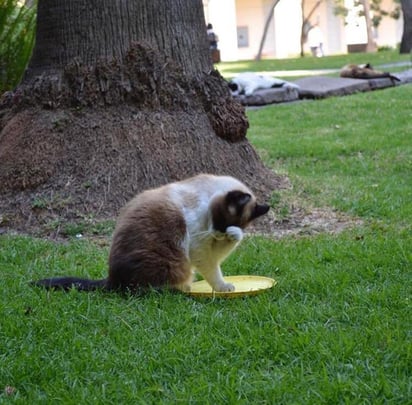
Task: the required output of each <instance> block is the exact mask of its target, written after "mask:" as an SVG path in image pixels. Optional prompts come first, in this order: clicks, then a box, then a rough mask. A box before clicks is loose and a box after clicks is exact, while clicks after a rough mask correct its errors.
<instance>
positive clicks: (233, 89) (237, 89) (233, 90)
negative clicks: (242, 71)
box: [228, 81, 244, 96]
mask: <svg viewBox="0 0 412 405" xmlns="http://www.w3.org/2000/svg"><path fill="white" fill-rule="evenodd" d="M228 85H229V89H230V93H231V94H232V96H238V95H240V94H243V93H244V91H243V90H242V89H241V88H240V86H239V85H238V84H237V83H235V82H233V81H230V82H229V83H228Z"/></svg>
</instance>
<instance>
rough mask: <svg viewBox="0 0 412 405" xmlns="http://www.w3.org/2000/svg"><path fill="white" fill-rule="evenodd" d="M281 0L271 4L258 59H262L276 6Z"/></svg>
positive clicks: (275, 0)
mask: <svg viewBox="0 0 412 405" xmlns="http://www.w3.org/2000/svg"><path fill="white" fill-rule="evenodd" d="M279 1H280V0H274V2H273V3H272V5H271V6H270V9H269V13H268V15H267V17H266V22H265V27H264V28H263V33H262V38H261V40H260V45H259V50H258V53H257V55H256V58H255V59H256V60H261V59H262V51H263V45H265V41H266V36H267V34H268V30H269V24H270V22H271V21H272V18H273V12H274V11H275V7H276V6H277V5H278V3H279Z"/></svg>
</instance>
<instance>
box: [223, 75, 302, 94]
mask: <svg viewBox="0 0 412 405" xmlns="http://www.w3.org/2000/svg"><path fill="white" fill-rule="evenodd" d="M274 87H292V88H296V89H299V86H298V85H297V84H295V83H291V82H287V81H285V80H282V79H278V78H275V77H269V76H262V75H258V74H256V73H251V72H245V73H240V74H238V75H237V76H236V77H234V78H233V79H232V80H231V81H230V82H229V89H230V91H231V93H232V95H233V96H238V95H242V94H244V95H245V96H250V95H252V94H253V93H254V92H255V91H256V90H259V89H270V88H274Z"/></svg>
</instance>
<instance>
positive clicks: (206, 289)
mask: <svg viewBox="0 0 412 405" xmlns="http://www.w3.org/2000/svg"><path fill="white" fill-rule="evenodd" d="M225 281H226V282H228V283H232V284H233V285H234V286H235V291H228V292H217V291H214V290H212V287H211V286H210V285H209V284H208V283H207V282H206V280H202V281H196V282H195V283H193V284H192V288H191V290H190V291H189V292H188V294H189V295H191V296H193V297H210V298H214V297H225V298H236V297H245V296H248V295H256V294H260V293H262V292H263V291H265V290H267V289H269V288H272V287H273V286H274V285H275V284H276V280H274V279H273V278H269V277H260V276H229V277H225Z"/></svg>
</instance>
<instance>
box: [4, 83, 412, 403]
mask: <svg viewBox="0 0 412 405" xmlns="http://www.w3.org/2000/svg"><path fill="white" fill-rule="evenodd" d="M411 96H412V87H411V86H402V87H397V88H392V89H388V90H382V91H376V92H372V93H368V94H358V95H354V96H350V97H343V98H336V99H333V98H332V99H327V100H323V101H316V102H315V101H314V102H302V103H294V104H283V105H277V106H272V107H267V108H264V109H260V110H253V111H249V112H248V115H249V119H250V123H251V128H250V135H249V136H250V139H251V141H252V142H253V144H254V145H255V146H256V147H257V148H258V150H260V151H261V152H262V156H264V159H265V160H266V162H267V163H268V164H269V165H271V166H273V167H274V168H275V169H276V170H278V171H281V172H283V173H288V175H289V176H290V178H291V181H292V184H293V186H294V189H293V190H292V191H287V192H281V191H277V194H276V198H274V200H276V202H277V203H279V201H280V202H282V199H284V198H287V199H290V198H291V194H293V197H294V198H295V201H304V202H307V203H308V204H309V205H314V206H330V207H333V208H335V209H337V210H341V211H343V212H346V213H347V214H350V215H354V216H356V217H359V218H361V219H362V220H363V221H364V224H363V225H362V226H358V227H355V228H353V229H350V230H346V231H344V232H343V233H340V234H337V235H329V234H320V235H317V236H306V237H288V238H284V239H282V240H271V239H267V238H262V237H253V238H249V239H247V240H246V241H245V243H243V245H242V247H240V248H239V249H238V250H237V252H236V253H235V254H233V255H232V256H231V257H230V258H229V259H228V261H227V262H226V263H225V265H224V270H225V273H226V274H232V275H233V274H260V275H265V276H270V277H274V278H276V280H277V281H278V284H277V285H276V287H275V288H274V289H273V290H271V291H270V292H267V293H265V294H262V295H259V296H256V297H251V298H243V299H236V300H207V299H206V300H205V299H203V300H196V299H192V298H188V297H186V296H183V295H179V294H172V293H167V292H165V293H157V292H151V293H149V294H147V295H145V296H140V297H129V296H120V295H116V294H105V293H99V292H94V293H79V292H76V291H72V292H69V293H58V292H47V291H44V290H42V289H37V288H32V287H30V286H29V285H28V282H29V281H30V280H33V279H37V278H40V277H45V276H50V275H64V274H73V275H83V276H88V277H101V276H102V275H104V274H105V272H106V261H107V254H108V248H107V247H101V246H99V245H98V244H97V243H95V242H93V241H92V240H87V239H84V240H76V239H69V240H67V241H66V242H64V243H62V242H60V243H55V242H52V241H47V240H40V239H35V238H30V237H23V236H12V235H3V236H1V237H0V285H1V292H2V293H1V298H0V361H1V368H0V403H7V404H9V403H16V404H28V403H30V404H56V403H65V404H66V403H67V404H79V403H82V404H94V403H104V404H123V403H131V404H140V403H141V404H143V403H144V404H147V403H149V404H158V403H165V404H174V403H210V404H215V403H225V404H226V403H228V404H250V403H259V404H260V403H268V404H340V403H342V404H384V403H385V404H386V403H387V404H396V405H398V404H410V403H411V402H410V401H411V398H412V382H411V381H412V380H411V365H412V346H411V338H412V336H411V330H412V328H411V326H412V324H411V316H410V308H411V301H410V300H411V296H412V288H411V268H412V266H411V262H412V251H411V246H412V226H411V225H412V224H411V222H412V221H411V218H412V208H411V205H412V195H411V189H412V187H411V185H412V177H411V174H412V170H411V169H412V167H411V162H412V143H411V142H410V134H411V133H412V131H411V130H412V128H411V122H412V116H411V110H410V102H409V101H410V99H411ZM5 387H12V388H8V391H9V394H6V393H4V392H3V390H4V389H5ZM2 392H3V393H2Z"/></svg>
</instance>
